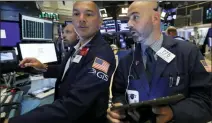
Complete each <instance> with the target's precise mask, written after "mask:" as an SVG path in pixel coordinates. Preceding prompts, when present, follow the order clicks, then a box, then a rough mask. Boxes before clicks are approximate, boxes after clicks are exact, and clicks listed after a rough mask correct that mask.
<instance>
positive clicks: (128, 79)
mask: <svg viewBox="0 0 212 123" xmlns="http://www.w3.org/2000/svg"><path fill="white" fill-rule="evenodd" d="M138 45H140V43H138V44H137V46H138ZM137 46H136V47H137ZM135 49H136V48H135V45H134V47H132V55H133V59H132V63H131V65H130V68H129V73H128V76H127V88H126V90H125V101H126V102H127V103H128V101H127V99H126V98H127V97H128V96H127V90H128V87H129V83H130V77H132V78H134V77H133V76H132V75H131V69H132V65H133V62H134V60H135Z"/></svg>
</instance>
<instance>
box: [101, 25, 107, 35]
mask: <svg viewBox="0 0 212 123" xmlns="http://www.w3.org/2000/svg"><path fill="white" fill-rule="evenodd" d="M100 32H101V33H106V28H105V25H104V23H103V24H102V25H101V28H100Z"/></svg>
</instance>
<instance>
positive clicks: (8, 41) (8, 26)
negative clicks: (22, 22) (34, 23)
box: [0, 21, 20, 47]
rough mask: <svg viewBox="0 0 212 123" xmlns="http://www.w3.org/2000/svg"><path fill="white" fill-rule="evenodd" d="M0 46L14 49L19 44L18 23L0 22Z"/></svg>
mask: <svg viewBox="0 0 212 123" xmlns="http://www.w3.org/2000/svg"><path fill="white" fill-rule="evenodd" d="M0 41H1V43H0V45H1V46H10V47H14V46H16V44H17V43H18V42H20V28H19V23H18V22H9V21H0Z"/></svg>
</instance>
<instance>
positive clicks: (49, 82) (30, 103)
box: [21, 78, 56, 114]
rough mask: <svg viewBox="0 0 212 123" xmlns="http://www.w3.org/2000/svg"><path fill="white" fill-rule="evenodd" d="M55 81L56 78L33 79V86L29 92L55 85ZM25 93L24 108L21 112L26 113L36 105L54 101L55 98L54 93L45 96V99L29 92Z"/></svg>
mask: <svg viewBox="0 0 212 123" xmlns="http://www.w3.org/2000/svg"><path fill="white" fill-rule="evenodd" d="M55 82H56V79H49V78H48V79H39V80H32V81H31V85H30V86H31V87H30V89H29V90H28V92H27V93H30V92H32V91H35V90H38V89H41V88H43V87H49V86H51V87H55ZM27 93H26V94H25V95H24V97H23V101H22V104H21V105H22V109H21V114H24V113H26V112H29V111H31V110H33V109H34V108H36V107H39V106H42V105H45V104H50V103H52V102H53V100H54V95H50V96H48V97H45V98H43V99H38V98H36V97H31V96H29V95H28V94H27Z"/></svg>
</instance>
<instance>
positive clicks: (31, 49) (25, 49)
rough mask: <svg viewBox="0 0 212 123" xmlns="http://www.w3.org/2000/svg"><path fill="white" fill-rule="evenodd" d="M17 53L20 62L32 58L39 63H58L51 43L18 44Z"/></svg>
mask: <svg viewBox="0 0 212 123" xmlns="http://www.w3.org/2000/svg"><path fill="white" fill-rule="evenodd" d="M18 52H19V53H18V54H19V56H20V59H21V60H22V59H24V58H27V57H34V58H36V59H38V60H39V61H40V62H41V63H54V62H57V61H58V58H57V53H56V48H55V44H54V43H53V42H45V43H19V44H18Z"/></svg>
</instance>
